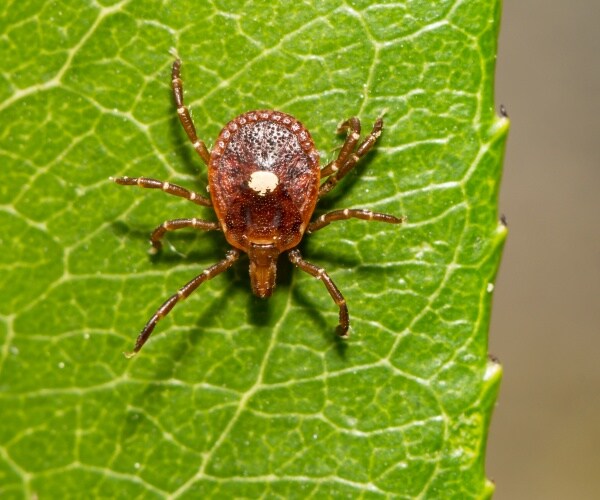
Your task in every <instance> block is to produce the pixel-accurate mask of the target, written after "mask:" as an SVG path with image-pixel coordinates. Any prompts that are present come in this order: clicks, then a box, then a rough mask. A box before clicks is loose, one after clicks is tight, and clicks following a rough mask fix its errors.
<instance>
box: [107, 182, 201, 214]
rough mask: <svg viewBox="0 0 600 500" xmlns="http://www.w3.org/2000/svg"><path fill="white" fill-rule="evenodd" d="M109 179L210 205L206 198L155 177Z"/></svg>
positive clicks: (124, 184) (198, 203)
mask: <svg viewBox="0 0 600 500" xmlns="http://www.w3.org/2000/svg"><path fill="white" fill-rule="evenodd" d="M110 179H111V180H112V181H114V182H116V183H117V184H120V185H121V186H139V187H143V188H147V189H161V190H162V191H164V192H165V193H168V194H172V195H173V196H179V197H181V198H185V199H186V200H189V201H191V202H193V203H195V204H196V205H202V206H205V207H212V203H211V202H210V200H209V199H208V198H206V197H204V196H202V195H201V194H198V193H196V192H194V191H190V190H189V189H186V188H183V187H181V186H178V185H177V184H171V183H170V182H163V181H157V180H156V179H149V178H148V177H111V178H110Z"/></svg>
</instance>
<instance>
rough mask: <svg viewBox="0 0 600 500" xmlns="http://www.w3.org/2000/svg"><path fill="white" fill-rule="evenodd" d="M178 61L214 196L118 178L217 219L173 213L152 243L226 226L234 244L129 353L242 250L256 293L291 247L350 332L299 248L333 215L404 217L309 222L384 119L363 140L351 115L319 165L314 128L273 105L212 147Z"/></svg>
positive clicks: (178, 99)
mask: <svg viewBox="0 0 600 500" xmlns="http://www.w3.org/2000/svg"><path fill="white" fill-rule="evenodd" d="M180 67H181V62H180V61H179V59H177V60H176V61H175V62H174V64H173V71H172V85H173V94H174V98H175V104H176V106H177V114H178V116H179V119H180V121H181V123H182V125H183V128H184V130H185V132H186V133H187V135H188V137H189V139H190V141H191V143H192V144H193V146H194V149H195V150H196V151H197V152H198V154H199V156H200V158H201V159H202V160H203V161H204V163H206V164H208V183H209V192H210V199H208V198H206V197H204V196H202V195H200V194H198V193H195V192H192V191H189V190H187V189H185V188H183V187H181V186H177V185H175V184H171V183H168V182H162V181H158V180H155V179H149V178H146V177H137V178H130V177H119V178H115V179H113V180H114V181H115V182H116V183H117V184H121V185H137V186H140V187H144V188H151V189H161V190H162V191H165V192H166V193H169V194H172V195H175V196H180V197H182V198H185V199H187V200H189V201H191V202H193V203H196V204H198V205H203V206H207V207H209V206H212V207H213V209H214V211H215V213H216V216H217V219H218V222H211V221H205V220H200V219H196V218H193V219H175V220H170V221H166V222H164V223H163V224H161V225H160V226H158V227H157V228H156V229H155V230H154V231H153V232H152V235H151V238H150V242H151V244H152V250H153V251H158V250H159V249H160V248H161V239H162V237H163V236H164V235H165V233H166V232H168V231H174V230H177V229H182V228H196V229H202V230H216V231H222V232H223V234H224V236H225V238H226V240H227V242H228V243H229V244H230V245H231V247H233V248H232V249H231V250H229V252H227V255H226V257H225V258H224V259H223V260H221V261H220V262H218V263H217V264H215V265H213V266H211V267H209V268H207V269H206V270H204V271H203V272H202V273H201V274H199V275H198V276H196V277H195V278H194V279H193V280H191V281H190V282H189V283H187V284H186V285H184V286H183V287H182V288H180V289H179V290H178V291H177V293H175V294H174V295H172V296H171V297H170V298H169V299H167V300H166V301H165V302H164V303H163V305H162V306H160V307H159V308H158V310H157V311H156V313H155V314H154V315H153V316H152V318H150V320H149V321H148V323H147V324H146V326H145V327H144V328H143V330H142V331H141V333H140V334H139V336H138V338H137V341H136V344H135V347H134V349H133V351H132V352H131V353H127V354H126V355H127V356H128V357H131V356H133V355H135V354H136V353H137V352H138V351H139V350H140V349H141V348H142V346H143V345H144V344H145V343H146V341H147V340H148V338H149V337H150V334H151V333H152V331H153V330H154V327H155V326H156V324H157V323H158V321H160V319H161V318H163V317H164V316H166V315H167V314H168V313H169V312H170V311H171V309H173V307H174V306H175V304H177V303H178V302H179V301H181V300H183V299H185V298H186V297H188V296H189V295H190V294H191V293H192V292H193V291H194V290H196V288H198V286H200V285H201V284H202V283H203V282H204V281H207V280H209V279H211V278H213V277H214V276H216V275H218V274H220V273H222V272H223V271H225V270H227V269H229V267H231V266H232V265H233V263H234V262H235V261H236V260H237V259H238V258H239V256H240V253H241V252H244V253H246V254H247V255H248V258H249V260H250V282H251V286H252V291H253V293H254V294H255V295H257V296H258V297H269V296H270V295H271V294H272V292H273V289H274V287H275V278H276V271H277V258H278V257H279V254H281V253H284V252H287V254H288V257H289V259H290V261H291V262H292V263H294V264H295V265H296V266H297V267H299V268H300V269H301V270H303V271H305V272H307V273H308V274H311V275H312V276H314V277H315V278H318V279H319V280H321V281H322V282H323V284H324V285H325V287H326V288H327V291H328V292H329V294H330V295H331V297H332V298H333V300H334V302H335V303H336V304H337V306H338V308H339V326H338V333H339V335H340V336H341V337H347V335H348V328H349V316H348V308H347V306H346V301H345V300H344V297H343V296H342V294H341V292H340V291H339V290H338V288H337V287H336V286H335V284H334V283H333V281H332V280H331V278H330V277H329V275H328V274H327V273H326V272H325V270H324V269H323V268H320V267H317V266H315V265H313V264H310V263H308V262H306V261H305V260H304V259H303V258H302V255H301V254H300V252H299V250H298V249H297V248H296V247H297V246H298V245H299V243H300V241H301V240H302V238H303V236H304V234H305V233H307V232H308V233H311V232H314V231H317V230H319V229H321V228H323V227H325V226H327V225H328V224H329V223H330V222H333V221H338V220H345V219H350V218H357V219H363V220H376V221H380V222H388V223H392V224H399V223H401V222H403V218H399V217H395V216H392V215H387V214H381V213H376V212H371V211H370V210H363V209H345V210H335V211H333V212H330V213H327V214H324V215H321V216H320V217H318V218H316V219H315V220H313V221H312V222H311V217H312V215H313V212H314V210H315V206H316V204H317V201H318V200H319V198H320V197H321V196H324V195H325V194H327V193H328V192H329V191H330V190H331V189H333V187H335V185H336V184H337V183H338V182H339V181H340V180H341V179H342V178H343V177H344V176H345V175H346V174H347V173H348V172H349V171H350V170H352V168H353V167H354V166H355V165H356V163H357V162H358V160H359V159H360V158H361V157H362V156H364V155H365V154H366V153H367V152H368V151H369V150H370V149H371V148H372V147H373V145H374V144H375V142H376V141H377V138H378V137H379V135H380V134H381V130H382V127H383V122H382V120H381V119H378V120H377V121H376V122H375V125H374V127H373V130H372V131H371V133H370V134H369V135H367V137H366V138H365V139H364V140H363V141H362V142H360V143H359V139H360V122H359V120H358V118H350V119H349V120H347V121H345V122H344V123H342V124H341V125H340V127H339V129H338V132H347V133H348V135H347V137H346V141H345V142H344V144H343V146H342V148H341V149H340V152H339V154H338V157H337V158H336V159H335V160H334V161H332V162H330V163H329V164H327V165H325V166H324V167H323V168H320V166H319V154H318V152H317V150H316V149H315V145H314V143H313V140H312V137H311V136H310V133H309V132H308V130H306V128H305V127H304V125H302V123H300V122H299V121H298V120H296V119H295V118H294V117H292V116H290V115H288V114H285V113H281V112H278V111H273V110H259V111H250V112H248V113H244V114H241V115H239V116H237V117H236V118H234V119H233V120H231V121H230V122H229V123H228V124H227V125H225V127H224V128H223V130H222V131H221V133H220V134H219V137H218V138H217V141H216V143H215V145H214V147H213V149H212V151H211V152H209V151H208V149H207V148H206V145H205V144H204V142H203V141H202V140H200V139H199V138H198V137H197V135H196V129H195V127H194V124H193V122H192V120H191V117H190V114H189V112H188V109H187V107H186V106H185V105H184V102H183V85H182V81H181V79H180Z"/></svg>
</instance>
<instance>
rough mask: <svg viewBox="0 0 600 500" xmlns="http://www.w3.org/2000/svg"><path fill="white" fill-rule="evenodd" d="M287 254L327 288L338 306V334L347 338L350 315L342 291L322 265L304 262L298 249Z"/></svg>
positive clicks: (293, 261)
mask: <svg viewBox="0 0 600 500" xmlns="http://www.w3.org/2000/svg"><path fill="white" fill-rule="evenodd" d="M288 256H289V259H290V261H291V262H292V264H294V265H296V266H298V267H299V268H300V269H302V270H303V271H304V272H305V273H308V274H310V275H311V276H314V277H315V278H317V279H319V280H321V281H322V282H323V284H324V285H325V287H326V288H327V291H328V292H329V295H331V298H332V299H333V301H334V302H335V303H336V304H337V306H338V307H339V308H340V316H339V321H340V323H339V325H338V334H339V336H340V337H342V338H344V339H345V338H348V329H349V328H350V316H349V315H348V306H347V305H346V299H344V296H343V295H342V292H340V291H339V289H338V287H337V286H335V283H334V282H333V280H332V279H331V278H330V277H329V275H328V274H327V272H326V271H325V269H323V268H322V267H318V266H315V265H314V264H311V263H310V262H306V261H305V260H304V259H303V258H302V255H301V254H300V251H299V250H297V249H294V250H290V251H289V252H288Z"/></svg>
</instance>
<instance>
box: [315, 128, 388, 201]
mask: <svg viewBox="0 0 600 500" xmlns="http://www.w3.org/2000/svg"><path fill="white" fill-rule="evenodd" d="M353 120H356V122H358V124H359V128H358V131H360V122H359V121H358V118H350V119H349V120H348V121H347V122H345V123H343V124H342V126H341V128H342V130H343V129H344V128H348V129H349V130H350V133H349V134H348V137H347V138H346V142H345V143H344V145H343V146H342V151H340V155H339V156H338V159H337V160H336V161H334V162H332V163H330V164H329V165H326V166H325V167H324V168H323V170H322V171H321V175H323V174H324V173H325V174H328V173H330V174H331V175H330V176H329V178H328V179H327V180H326V181H325V182H324V183H323V184H321V187H320V188H319V198H320V197H321V196H324V195H326V194H327V193H329V191H331V190H332V189H333V188H334V187H335V185H336V184H337V183H338V182H339V181H341V180H342V179H343V178H344V177H345V176H346V174H348V172H350V170H352V169H353V168H354V166H355V165H356V164H357V163H358V160H360V159H361V158H362V157H363V156H364V155H366V154H367V153H368V152H369V151H370V150H371V148H372V147H373V146H374V145H375V143H376V142H377V139H378V138H379V136H380V135H381V130H382V129H383V120H382V119H381V118H377V120H375V125H373V130H371V133H370V134H369V135H368V136H367V137H366V138H365V140H364V141H362V142H361V143H360V145H359V146H358V148H356V151H355V152H354V153H352V150H353V149H354V146H355V145H356V143H357V141H358V135H360V134H358V133H357V130H356V124H355V122H354V121H353ZM353 124H354V125H353ZM353 127H354V128H353ZM346 148H349V150H348V151H347V152H346V155H345V157H344V158H343V163H341V164H339V165H337V164H336V165H335V167H336V168H337V169H338V170H337V171H335V172H334V171H333V164H335V163H336V162H338V163H339V162H340V156H342V153H344V150H345V149H346ZM330 170H331V172H329V171H330ZM323 171H325V172H323Z"/></svg>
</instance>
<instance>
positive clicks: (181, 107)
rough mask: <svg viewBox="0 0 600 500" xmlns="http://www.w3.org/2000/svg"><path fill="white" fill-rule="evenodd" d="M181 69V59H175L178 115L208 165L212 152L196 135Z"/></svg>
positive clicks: (175, 88)
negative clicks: (185, 100)
mask: <svg viewBox="0 0 600 500" xmlns="http://www.w3.org/2000/svg"><path fill="white" fill-rule="evenodd" d="M180 71H181V60H180V59H175V62H174V63H173V70H172V72H171V83H172V85H173V96H174V97H175V104H176V105H177V115H178V116H179V121H180V122H181V124H182V125H183V129H184V130H185V133H186V134H187V136H188V137H189V138H190V142H191V143H192V145H193V146H194V149H195V150H196V152H197V153H198V154H199V155H200V158H202V161H203V162H204V163H206V164H207V165H208V162H209V161H210V153H209V152H208V149H206V144H204V141H202V140H200V139H198V136H197V135H196V127H194V122H193V121H192V117H191V116H190V112H189V111H188V108H187V106H186V105H185V104H183V82H182V81H181V78H180Z"/></svg>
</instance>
